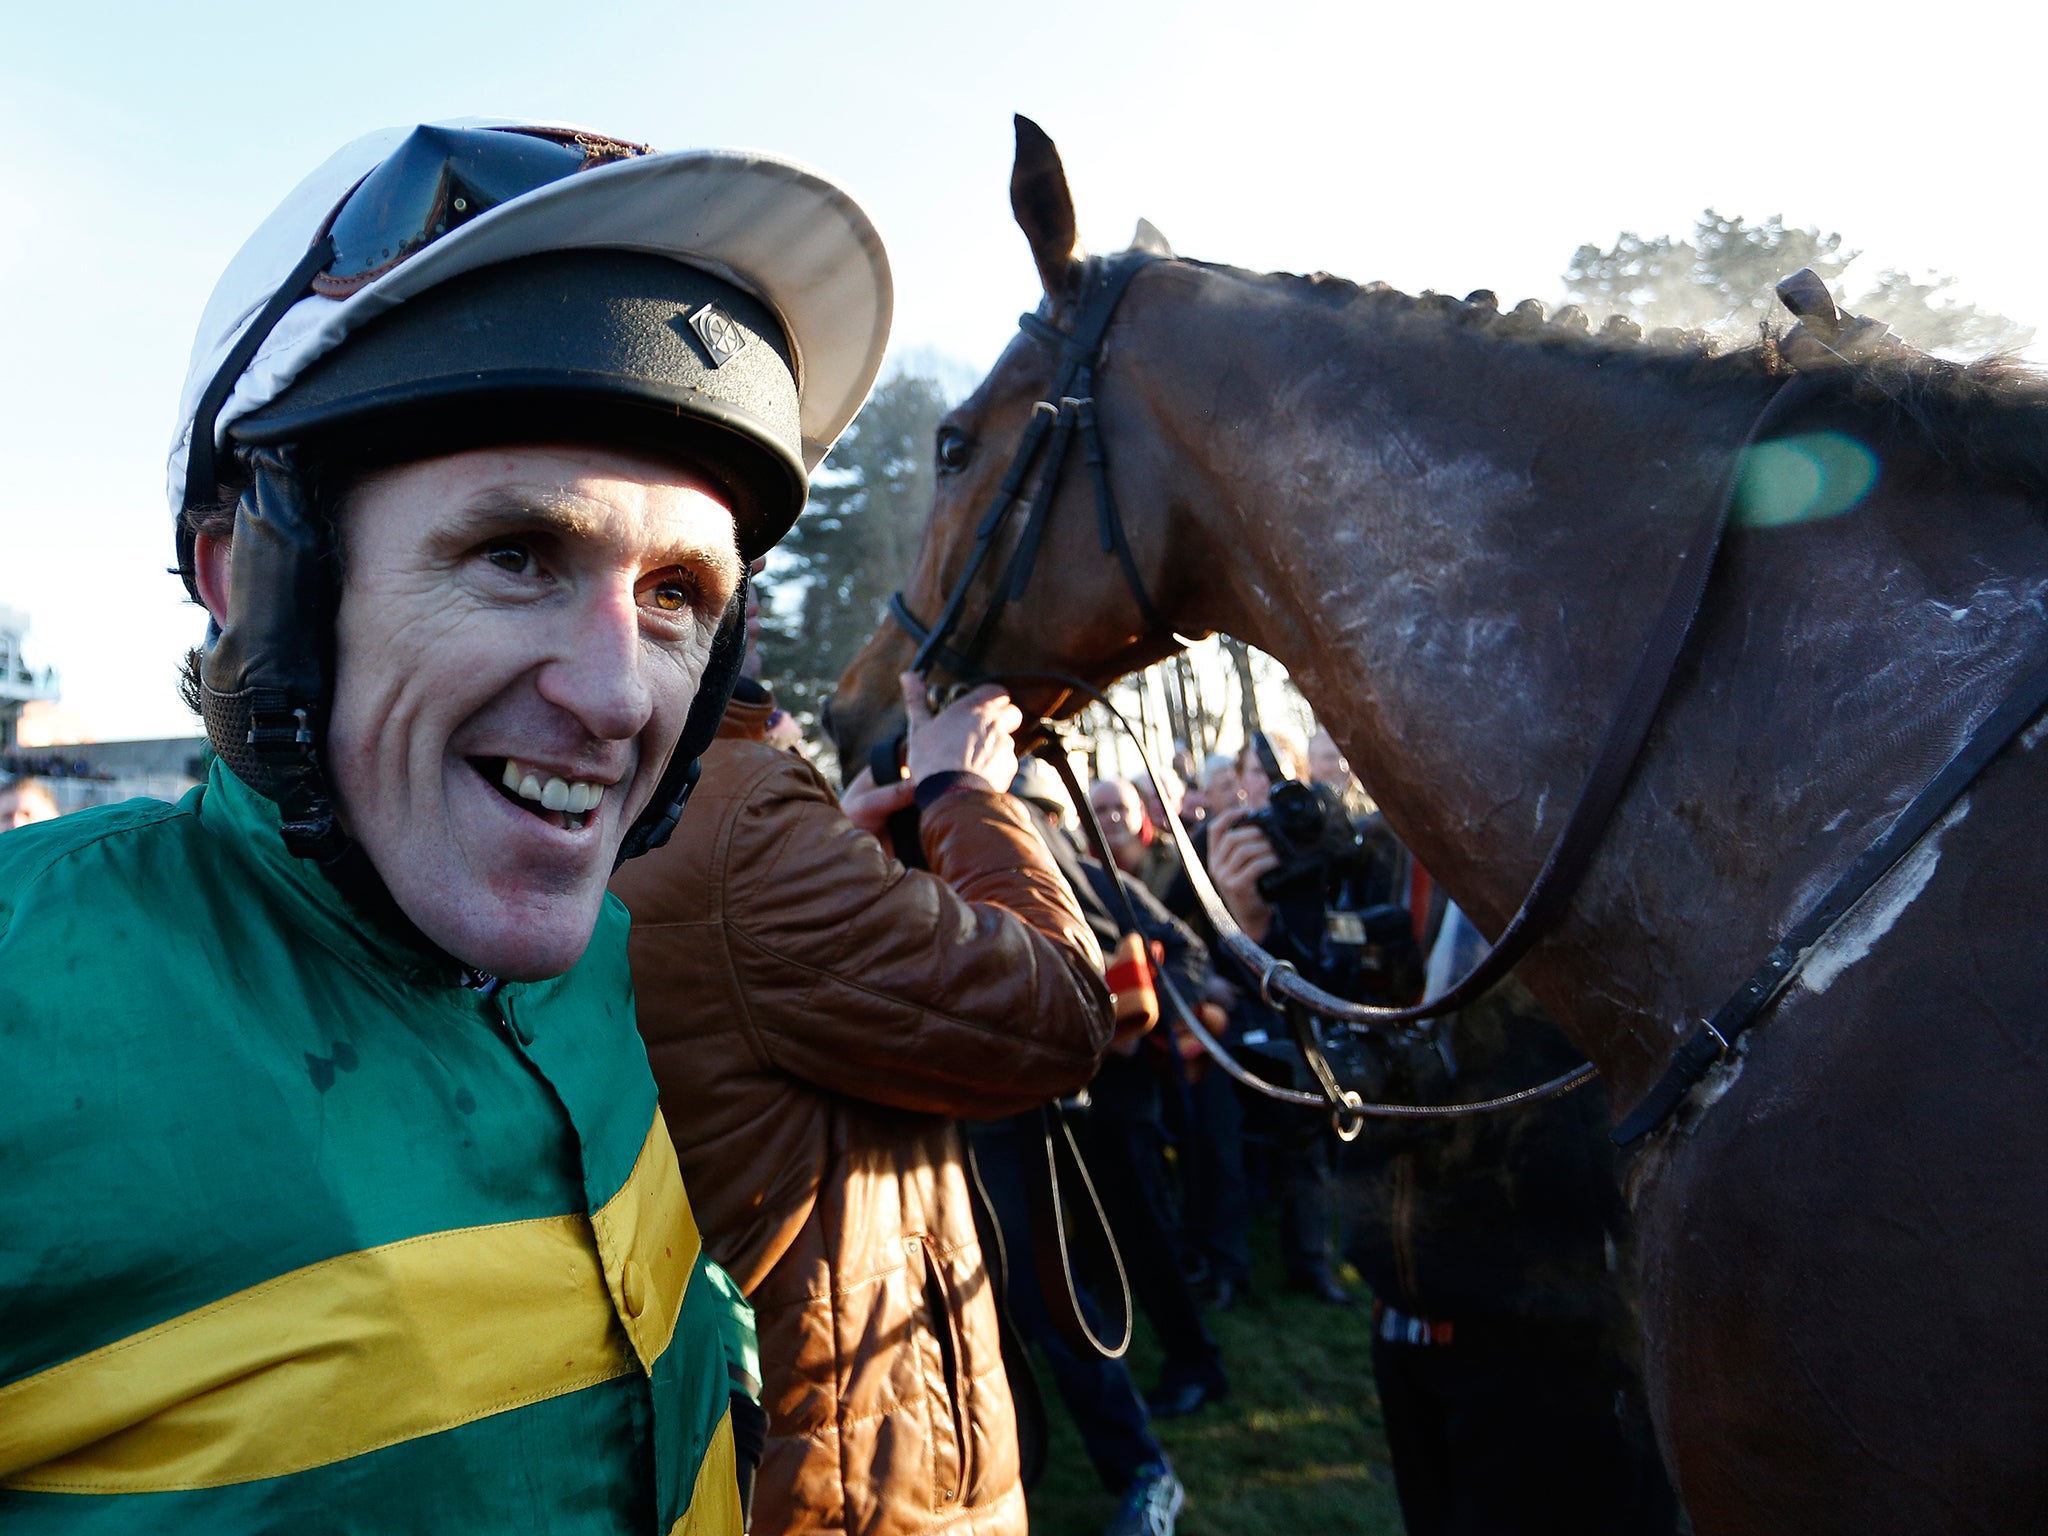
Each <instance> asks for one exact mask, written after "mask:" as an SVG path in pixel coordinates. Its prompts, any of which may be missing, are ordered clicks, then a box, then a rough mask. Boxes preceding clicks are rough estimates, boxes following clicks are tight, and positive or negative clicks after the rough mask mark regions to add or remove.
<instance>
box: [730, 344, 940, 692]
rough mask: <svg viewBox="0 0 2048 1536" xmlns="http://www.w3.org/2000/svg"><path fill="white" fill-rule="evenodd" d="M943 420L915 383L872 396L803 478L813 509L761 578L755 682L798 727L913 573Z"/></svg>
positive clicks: (905, 379)
mask: <svg viewBox="0 0 2048 1536" xmlns="http://www.w3.org/2000/svg"><path fill="white" fill-rule="evenodd" d="M945 411H946V399H945V396H944V394H943V392H942V391H941V388H940V385H939V382H938V381H937V380H936V379H934V378H930V377H927V376H926V375H924V374H921V373H898V374H896V375H895V376H894V377H892V378H890V379H889V380H887V381H886V382H885V383H883V384H882V385H881V386H880V387H879V388H877V389H876V390H875V392H874V394H873V395H872V396H871V397H870V398H869V400H868V403H867V404H866V405H865V406H863V407H862V408H861V413H860V415H859V416H858V417H857V418H855V420H854V423H853V425H852V426H851V427H849V428H848V429H847V431H846V435H845V436H844V437H842V438H840V440H839V442H838V444H837V445H836V446H835V447H834V448H833V450H832V453H831V456H830V457H829V458H828V459H826V461H825V462H824V464H822V465H821V466H819V468H818V471H817V473H816V474H815V475H813V476H812V477H811V499H810V505H809V506H808V508H807V509H806V510H805V512H804V515H803V516H802V517H801V518H799V519H798V520H797V525H796V528H795V530H794V531H793V532H792V533H791V534H790V536H789V537H788V538H787V539H785V540H783V542H782V545H781V547H780V548H779V549H778V550H777V552H776V554H775V555H774V557H773V558H772V559H771V562H770V564H769V568H768V570H767V572H766V573H765V574H764V576H763V578H762V583H761V586H762V607H763V610H764V611H763V614H762V623H761V654H762V675H763V676H764V677H765V678H766V680H767V681H768V682H769V683H770V684H772V685H773V686H774V688H775V690H776V693H777V695H778V696H779V698H780V700H781V702H782V703H783V704H784V706H785V707H787V708H788V709H790V710H791V711H792V712H793V713H795V714H796V715H797V716H798V718H799V719H802V720H804V721H805V722H806V723H807V724H808V723H811V722H814V721H815V719H816V716H817V709H818V704H819V702H820V701H821V700H822V699H823V698H824V697H825V696H826V695H828V694H829V693H831V691H832V688H833V685H834V684H836V683H837V682H838V681H839V675H840V673H842V672H843V671H845V670H846V665H847V663H848V662H850V661H852V660H853V657H854V653H855V652H856V651H858V650H859V649H860V647H861V643H862V642H863V641H865V640H866V639H867V637H868V636H869V635H871V634H873V633H874V631H875V628H876V626H877V625H878V624H880V623H881V621H882V615H883V613H884V611H885V610H886V609H887V607H888V602H889V594H890V593H892V592H894V591H895V590H896V589H897V588H898V587H900V586H901V585H902V584H903V581H904V578H905V577H907V576H908V575H909V574H910V567H911V562H912V561H914V560H915V559H916V558H917V549H918V544H919V542H920V541H921V540H922V539H923V537H924V527H925V523H926V522H927V521H928V520H929V518H930V516H931V508H932V488H933V487H932V434H933V433H934V432H935V431H936V430H937V427H938V422H939V418H940V417H941V416H942V415H944V414H945Z"/></svg>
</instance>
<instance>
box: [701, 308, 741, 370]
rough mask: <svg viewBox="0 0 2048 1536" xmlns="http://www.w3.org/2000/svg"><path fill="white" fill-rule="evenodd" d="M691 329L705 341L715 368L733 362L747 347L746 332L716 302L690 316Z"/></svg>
mask: <svg viewBox="0 0 2048 1536" xmlns="http://www.w3.org/2000/svg"><path fill="white" fill-rule="evenodd" d="M690 329H691V330H693V331H695V332H696V333H697V335H698V337H699V339H701V340H702V341H703V343H704V349H705V350H706V351H707V352H709V353H710V354H711V366H712V367H714V368H716V367H718V366H719V365H720V364H721V363H729V362H731V361H732V360H733V359H734V358H736V357H738V356H739V355H740V354H741V353H742V352H744V351H746V349H747V338H746V333H745V332H743V331H742V330H741V329H740V328H739V327H738V326H737V325H735V324H734V323H733V319H732V316H730V315H728V314H727V313H726V312H725V311H724V310H722V309H720V308H719V307H718V306H717V305H716V304H706V305H705V306H704V307H703V308H702V309H700V310H698V311H697V312H696V313H695V314H694V315H692V316H690Z"/></svg>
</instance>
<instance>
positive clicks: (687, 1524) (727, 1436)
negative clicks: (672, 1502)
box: [668, 1412, 746, 1536]
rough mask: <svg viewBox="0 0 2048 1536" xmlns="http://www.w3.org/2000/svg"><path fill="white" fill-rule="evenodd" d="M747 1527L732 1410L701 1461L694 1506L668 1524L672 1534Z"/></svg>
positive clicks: (735, 1532)
mask: <svg viewBox="0 0 2048 1536" xmlns="http://www.w3.org/2000/svg"><path fill="white" fill-rule="evenodd" d="M745 1529H746V1524H745V1521H744V1520H743V1519H742V1518H741V1515H740V1484H739V1477H738V1462H737V1458H736V1457H735V1456H734V1454H733V1447H732V1414H731V1413H730V1412H728V1413H727V1414H726V1416H725V1417H724V1418H722V1419H720V1420H719V1421H718V1428H717V1429H716V1430H714V1431H713V1432H712V1435H711V1444H710V1445H708V1446H706V1447H705V1449H704V1459H703V1460H702V1461H700V1462H698V1463H697V1485H696V1486H695V1487H694V1488H692V1489H691V1490H690V1507H689V1508H688V1509H686V1510H684V1511H683V1517H682V1519H680V1520H678V1521H677V1522H676V1523H675V1524H674V1525H672V1526H670V1527H669V1528H668V1536H741V1533H742V1532H743V1531H744V1530H745Z"/></svg>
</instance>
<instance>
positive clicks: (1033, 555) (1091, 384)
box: [889, 250, 1169, 682]
mask: <svg viewBox="0 0 2048 1536" xmlns="http://www.w3.org/2000/svg"><path fill="white" fill-rule="evenodd" d="M1161 259H1162V258H1160V257H1158V256H1155V255H1154V254H1153V253H1152V252H1150V251H1145V250H1129V251H1123V252H1120V253H1119V254H1117V255H1115V256H1109V257H1090V258H1089V259H1088V261H1087V263H1086V264H1085V266H1084V267H1083V270H1082V278H1081V300H1080V308H1079V312H1078V313H1077V314H1076V316H1075V319H1074V328H1073V329H1072V330H1071V331H1063V330H1061V329H1060V328H1059V327H1058V326H1056V325H1053V324H1052V323H1051V322H1050V321H1048V320H1046V319H1045V318H1044V317H1043V316H1040V315H1035V314H1028V315H1019V316H1018V317H1017V324H1018V326H1019V327H1020V328H1021V329H1022V330H1023V332H1024V333H1025V334H1026V335H1027V336H1032V337H1035V338H1037V339H1038V340H1039V341H1042V342H1044V343H1045V344H1046V345H1048V346H1050V347H1052V348H1053V349H1054V350H1055V351H1056V352H1057V353H1058V354H1059V367H1058V369H1057V371H1056V372H1055V373H1054V375H1053V383H1052V388H1051V390H1050V391H1049V392H1048V395H1049V398H1047V399H1044V400H1040V401H1039V402H1038V403H1037V404H1036V405H1034V406H1032V408H1031V420H1030V422H1029V423H1028V424H1026V426H1025V428H1024V436H1023V438H1022V439H1021V440H1020V441H1019V442H1018V444H1017V451H1016V452H1015V453H1014V454H1012V455H1011V457H1010V467H1009V468H1008V469H1007V470H1005V471H1004V473H1003V478H1002V482H1001V484H999V485H998V486H997V487H996V494H995V498H994V499H993V500H992V501H990V503H989V506H988V510H987V511H986V512H984V513H983V514H982V516H981V521H980V522H979V523H977V524H976V525H975V528H974V548H973V549H972V550H971V551H970V552H969V554H968V556H967V564H966V565H965V566H964V567H963V568H962V569H961V572H960V576H959V579H958V580H957V581H955V582H954V583H953V590H952V592H951V594H950V595H949V596H948V597H947V598H946V605H945V607H944V608H942V609H941V610H940V611H939V616H938V618H937V619H936V620H935V621H934V622H933V623H931V624H930V625H926V624H924V623H921V622H920V621H919V620H918V618H917V616H916V615H915V614H913V613H912V612H911V611H910V606H909V604H907V603H906V602H905V601H904V599H903V594H902V593H901V592H900V591H899V592H895V593H892V594H891V595H890V598H889V616H890V617H891V618H892V619H894V620H895V621H896V623H897V624H898V625H899V626H900V627H901V628H902V629H903V631H904V632H905V633H906V634H908V635H909V636H910V638H911V639H913V640H915V641H916V642H917V658H916V660H915V661H913V662H912V663H911V669H912V670H913V671H915V672H917V673H919V674H920V675H925V676H928V675H930V673H931V670H932V667H933V665H934V664H939V663H942V664H943V665H944V666H945V668H946V670H947V671H949V672H951V673H952V674H953V675H954V676H955V677H956V678H958V679H960V680H961V681H963V682H966V681H970V680H975V679H979V678H981V677H983V676H984V675H985V674H983V673H982V671H981V669H980V663H981V658H982V655H983V654H984V653H985V652H986V651H987V649H988V643H989V641H990V639H991V638H993V636H994V634H995V627H996V622H997V620H998V619H999V618H1000V617H1001V616H1002V611H1003V609H1004V608H1005V607H1006V606H1008V605H1009V604H1011V603H1014V602H1016V601H1017V600H1018V599H1019V598H1021V597H1022V596H1023V595H1024V589H1025V588H1026V587H1028V586H1029V585H1030V584H1031V573H1032V572H1033V571H1034V570H1035V569H1036V568H1037V565H1038V550H1039V546H1040V545H1041V544H1042V543H1043V542H1044V540H1045V525H1046V523H1047V521H1048V520H1049V519H1050V518H1051V516H1052V504H1053V502H1054V500H1055V499H1056V498H1057V497H1058V495H1059V485H1060V472H1061V471H1062V470H1063V469H1064V468H1065V467H1066V459H1067V453H1068V451H1069V449H1071V448H1072V446H1073V441H1074V434H1075V433H1076V432H1079V433H1080V435H1081V447H1082V455H1083V457H1084V458H1085V459H1086V460H1087V463H1088V473H1089V477H1090V479H1091V480H1092V481H1093V482H1094V487H1095V525H1096V532H1097V535H1098V536H1099V538H1100V540H1101V543H1102V552H1103V553H1104V554H1105V555H1114V556H1115V557H1116V561H1117V565H1118V567H1119V568H1120V569H1121V570H1122V571H1123V574H1124V583H1125V585H1127V586H1128V587H1129V588H1130V591H1131V596H1132V598H1133V599H1134V600H1135V601H1136V602H1137V605H1138V615H1139V618H1140V619H1141V620H1142V621H1143V623H1144V626H1145V635H1146V637H1147V638H1152V639H1157V638H1159V637H1162V636H1165V635H1167V634H1168V633H1169V631H1168V630H1167V627H1166V621H1165V620H1164V619H1162V618H1161V617H1160V616H1159V609H1158V608H1157V607H1156V606H1155V605H1154V604H1153V601H1152V596H1151V594H1150V593H1149V592H1147V591H1146V589H1145V578H1144V577H1143V576H1142V575H1140V574H1139V572H1138V562H1137V559H1136V557H1135V556H1134V555H1133V554H1132V553H1131V541H1130V537H1129V535H1128V534H1127V533H1126V532H1125V531H1124V520H1123V517H1122V514H1120V513H1119V512H1118V511H1117V505H1116V496H1115V494H1114V493H1113V492H1112V491H1111V490H1110V487H1109V456H1108V454H1106V453H1105V452H1104V451H1103V446H1102V426H1101V424H1100V423H1099V422H1098V421H1097V420H1096V417H1095V395H1094V388H1095V370H1096V367H1097V366H1098V365H1099V364H1100V362H1101V360H1102V341H1103V337H1104V335H1105V334H1106V333H1107V332H1108V330H1109V322H1110V321H1111V320H1112V319H1113V318H1114V317H1115V315H1116V308H1117V304H1118V303H1119V302H1120V301H1121V300H1122V299H1123V296H1124V290H1125V289H1127V288H1128V287H1130V284H1131V279H1132V278H1134V277H1136V276H1137V275H1138V273H1139V271H1140V270H1141V269H1142V268H1144V267H1147V266H1150V265H1151V264H1152V263H1153V262H1155V261H1158V260H1161ZM1054 402H1057V404H1055V403H1054ZM1041 450H1042V451H1041ZM1041 458H1042V459H1043V460H1044V464H1043V467H1042V468H1041V469H1040V470H1039V474H1038V481H1037V485H1036V487H1035V489H1034V490H1033V492H1032V494H1031V496H1030V498H1029V500H1028V501H1026V500H1024V499H1023V497H1024V482H1025V481H1026V480H1027V479H1029V478H1030V475H1031V470H1032V467H1033V465H1034V464H1037V463H1038V462H1039V460H1040V459H1041ZM1020 507H1022V508H1023V518H1024V525H1023V529H1022V531H1021V532H1020V533H1019V534H1018V536H1017V543H1016V547H1015V548H1014V549H1012V550H1011V552H1010V561H1009V564H1008V565H1007V566H1006V567H1005V568H1004V570H1003V573H1002V575H1001V577H1000V578H999V579H998V580H997V582H996V585H995V591H994V593H993V594H992V595H991V599H990V602H989V605H988V606H987V607H986V608H984V609H983V610H982V613H981V617H980V618H979V619H977V620H976V621H975V623H974V626H973V629H972V630H971V631H970V632H969V635H968V639H967V642H966V644H965V646H964V647H961V648H959V649H955V648H954V647H952V646H950V645H948V644H947V643H946V642H947V641H948V640H950V639H951V638H952V636H953V634H954V632H955V631H956V630H958V629H959V628H960V623H961V618H962V615H963V614H964V613H965V611H966V607H967V598H968V595H969V593H970V592H971V591H972V590H973V587H974V583H975V581H976V580H977V579H978V578H979V577H980V575H981V571H982V567H983V566H984V565H986V564H987V563H988V559H989V556H990V555H991V554H992V553H993V552H994V550H995V548H996V546H997V544H998V543H999V542H1001V539H1002V535H1003V530H1004V529H1005V528H1006V527H1008V526H1009V522H1010V518H1011V515H1012V514H1013V513H1015V512H1016V511H1017V510H1018V509H1019V508H1020Z"/></svg>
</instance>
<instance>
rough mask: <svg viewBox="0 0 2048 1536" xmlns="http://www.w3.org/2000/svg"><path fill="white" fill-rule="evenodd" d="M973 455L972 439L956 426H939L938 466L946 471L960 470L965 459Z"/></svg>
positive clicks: (965, 463) (963, 466)
mask: <svg viewBox="0 0 2048 1536" xmlns="http://www.w3.org/2000/svg"><path fill="white" fill-rule="evenodd" d="M973 457H974V440H973V439H972V438H970V437H969V436H968V435H967V434H966V433H965V432H962V431H961V430H960V429H959V428H958V427H941V428H939V446H938V458H939V468H941V469H943V470H947V471H949V472H950V471H954V470H962V469H965V468H966V467H967V461H968V460H969V459H971V458H973Z"/></svg>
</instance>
